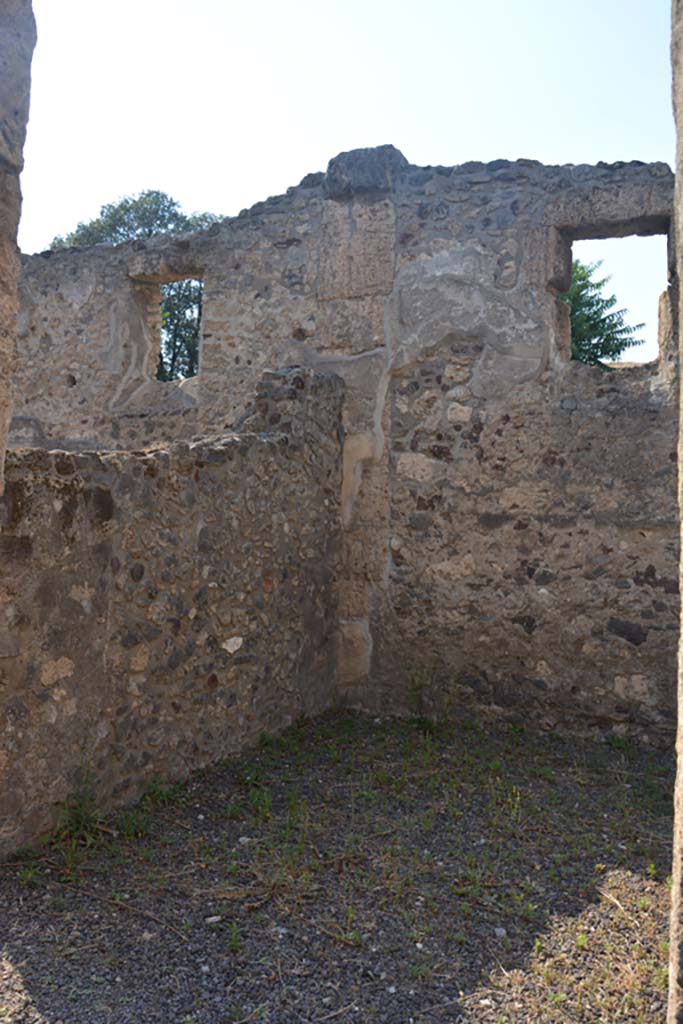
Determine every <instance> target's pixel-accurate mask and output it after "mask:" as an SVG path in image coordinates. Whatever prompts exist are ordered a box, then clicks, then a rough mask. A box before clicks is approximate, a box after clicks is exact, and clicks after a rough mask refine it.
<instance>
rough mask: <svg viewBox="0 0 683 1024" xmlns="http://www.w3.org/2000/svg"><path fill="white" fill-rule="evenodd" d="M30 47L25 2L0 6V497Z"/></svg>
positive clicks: (32, 36)
mask: <svg viewBox="0 0 683 1024" xmlns="http://www.w3.org/2000/svg"><path fill="white" fill-rule="evenodd" d="M35 41H36V29H35V22H34V20H33V13H32V11H31V3H30V0H5V2H4V3H3V4H2V5H1V6H0V493H1V492H2V486H3V464H4V457H5V445H6V438H7V427H8V424H9V421H10V416H11V407H12V372H13V368H14V353H15V327H16V317H17V280H18V276H19V252H18V250H17V241H16V239H17V227H18V226H19V212H20V209H21V193H20V191H19V174H20V172H21V168H22V166H23V158H22V153H23V148H24V138H25V135H26V122H27V120H28V102H29V81H30V71H31V56H32V54H33V47H34V45H35Z"/></svg>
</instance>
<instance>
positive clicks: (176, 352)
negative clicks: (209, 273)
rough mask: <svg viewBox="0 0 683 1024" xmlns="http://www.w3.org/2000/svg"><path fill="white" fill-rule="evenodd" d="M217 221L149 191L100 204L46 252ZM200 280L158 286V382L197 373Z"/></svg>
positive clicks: (193, 228) (176, 231)
mask: <svg viewBox="0 0 683 1024" xmlns="http://www.w3.org/2000/svg"><path fill="white" fill-rule="evenodd" d="M220 219H221V218H220V217H219V216H218V215H217V214H214V213H193V214H187V213H184V212H183V211H182V210H181V208H180V204H179V203H178V202H176V200H175V199H172V198H171V196H169V195H166V193H165V192H158V191H156V190H154V189H147V190H146V191H144V192H140V194H139V195H137V196H124V197H123V199H119V200H118V201H117V202H115V203H105V205H104V206H102V207H101V208H100V215H99V217H96V218H95V219H94V220H91V221H87V222H81V223H80V224H79V225H78V226H77V227H76V228H75V230H74V231H72V232H70V233H69V234H68V235H57V237H56V238H55V239H54V240H53V242H52V244H51V246H50V248H51V249H66V248H69V247H70V246H85V245H99V244H101V243H108V244H110V245H118V244H119V243H120V242H130V241H132V240H134V239H138V238H151V237H152V236H153V235H163V234H181V233H183V232H186V231H198V230H200V229H201V228H206V227H209V226H210V225H211V224H215V223H216V222H217V221H219V220H220ZM202 295H203V285H202V282H201V281H199V280H197V279H195V278H188V279H186V280H184V281H171V282H169V283H168V284H164V285H162V286H161V343H160V349H159V361H158V364H157V378H158V380H177V379H178V378H184V377H193V376H194V375H195V374H196V372H197V369H198V361H199V330H200V321H201V312H202Z"/></svg>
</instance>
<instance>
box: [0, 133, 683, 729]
mask: <svg viewBox="0 0 683 1024" xmlns="http://www.w3.org/2000/svg"><path fill="white" fill-rule="evenodd" d="M672 189H673V177H672V174H671V172H670V170H669V169H668V167H666V166H665V165H663V164H652V165H646V164H641V163H638V162H633V163H629V164H614V165H602V164H600V165H597V166H595V167H589V166H565V167H544V166H543V165H541V164H539V163H537V162H535V161H531V160H520V161H517V162H510V161H506V160H500V161H494V162H493V163H489V164H480V163H470V164H464V165H462V166H460V167H455V168H442V167H436V168H419V167H413V166H411V165H410V164H408V163H407V161H406V160H405V159H404V158H403V156H402V155H401V154H400V153H399V152H398V151H397V150H395V149H394V148H393V147H390V146H386V147H380V148H379V149H376V150H361V151H357V152H353V153H348V154H342V155H341V156H339V157H337V158H336V159H335V160H333V161H331V163H330V166H329V168H328V171H327V173H326V174H324V175H322V174H319V175H310V176H308V178H306V179H304V181H303V182H302V183H301V185H299V186H298V187H297V188H294V189H290V190H289V192H288V194H287V195H286V196H280V197H276V198H274V199H270V200H268V201H267V202H265V203H261V204H258V205H257V206H256V207H254V208H252V209H251V210H249V211H245V213H244V214H242V215H240V217H238V218H235V219H233V220H229V221H225V222H223V224H221V225H219V226H213V227H212V228H211V229H209V230H208V231H206V232H202V233H199V234H197V235H191V236H186V237H183V238H177V239H174V238H157V239H152V240H149V241H147V242H135V243H132V244H129V245H124V246H119V247H116V248H112V247H107V246H101V247H96V248H94V249H90V250H71V251H67V252H58V253H54V254H43V255H39V256H34V257H26V258H25V261H24V273H23V278H22V296H23V298H22V313H21V320H20V333H19V338H20V351H21V358H20V366H19V372H18V381H19V384H18V389H19V392H20V397H19V400H18V402H17V408H16V415H15V420H14V436H15V438H16V440H17V443H26V442H29V443H35V444H39V445H44V446H55V445H60V446H62V447H66V448H76V449H77V448H82V447H84V446H96V447H100V448H102V447H121V448H130V447H140V446H143V445H145V444H149V443H158V442H159V441H163V440H164V439H168V438H172V437H179V436H180V437H182V436H191V435H192V434H193V433H195V432H200V433H201V432H207V431H208V432H220V431H222V430H225V429H226V428H231V427H232V426H233V425H235V424H237V425H242V424H244V425H245V426H246V427H249V416H250V414H251V396H252V394H253V388H254V384H255V382H256V380H257V379H258V377H259V375H260V374H261V373H262V372H263V370H264V369H265V368H268V367H276V366H283V365H291V364H303V365H309V366H315V367H319V368H321V369H325V370H332V371H334V372H335V373H338V374H339V375H341V376H342V377H343V378H344V379H345V382H346V401H345V407H344V426H345V429H346V440H345V446H344V480H343V488H342V519H343V525H344V551H343V567H342V571H341V574H340V577H339V581H338V587H337V591H338V599H339V615H340V621H339V661H338V666H337V668H338V681H339V693H340V698H341V699H343V700H346V701H348V702H350V703H354V704H359V705H362V706H366V707H373V708H376V707H382V708H395V709H398V708H407V707H410V706H412V705H415V703H416V702H417V703H421V704H424V705H425V706H433V705H434V704H438V703H440V702H441V703H443V702H446V703H447V704H461V703H463V702H464V703H471V702H473V701H474V702H476V703H477V704H478V706H479V707H480V708H485V709H488V710H489V711H490V712H491V713H493V714H501V713H503V714H506V715H519V714H522V715H523V716H524V717H525V718H528V717H530V716H531V717H534V718H536V719H538V720H540V721H542V722H543V723H545V724H547V725H553V724H554V723H556V722H558V721H562V722H564V723H565V724H572V725H573V726H581V727H594V728H600V727H616V728H623V729H637V730H638V731H639V732H641V733H642V734H643V735H645V736H646V737H647V738H649V739H651V740H654V741H658V740H660V739H661V740H664V739H665V738H666V737H667V736H670V735H671V732H672V729H673V718H674V692H673V687H672V683H671V680H672V672H673V664H674V658H675V637H676V630H677V619H676V616H677V608H678V582H677V549H678V539H677V527H676V507H675V476H676V465H675V442H676V429H677V428H676V420H677V409H676V399H675V388H676V373H677V353H676V347H675V344H674V340H673V327H672V308H673V307H672V299H673V298H674V293H673V288H674V283H672V288H671V290H670V293H669V294H665V296H664V297H663V299H662V317H661V338H660V348H661V355H660V359H659V361H658V362H657V363H654V364H651V365H648V366H646V367H633V368H628V369H621V370H618V371H613V372H611V373H605V372H604V371H601V370H599V369H596V368H588V367H586V366H583V365H581V364H577V363H575V362H572V361H571V360H570V359H569V327H568V317H567V309H566V307H565V306H564V305H563V304H562V303H561V302H559V301H558V298H557V295H558V293H559V292H561V291H562V290H563V289H565V288H566V287H568V284H569V278H570V268H571V243H572V241H573V240H574V239H577V238H589V237H610V236H621V235H625V234H633V233H635V234H652V233H666V232H668V229H669V220H670V215H671V205H672ZM188 276H197V277H201V278H203V280H204V286H205V290H204V300H203V317H202V324H203V337H202V346H201V354H200V372H199V375H198V377H197V378H195V379H193V380H192V381H188V382H185V383H184V384H182V385H177V384H170V385H169V384H159V383H158V382H156V381H154V380H153V379H152V377H153V372H154V365H155V361H156V351H157V345H158V334H159V325H158V303H159V285H160V283H163V282H165V281H170V280H174V279H179V278H182V277H188ZM644 437H646V438H647V443H646V444H644V443H643V438H644Z"/></svg>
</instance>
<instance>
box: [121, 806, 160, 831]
mask: <svg viewBox="0 0 683 1024" xmlns="http://www.w3.org/2000/svg"><path fill="white" fill-rule="evenodd" d="M151 827H152V816H151V814H150V811H149V808H148V807H146V806H145V804H144V803H143V804H138V805H137V807H127V808H126V809H125V810H123V811H121V812H120V813H119V814H118V815H117V817H116V828H117V831H118V832H120V833H121V835H122V836H123V838H124V839H144V838H145V836H147V835H149V833H150V830H151Z"/></svg>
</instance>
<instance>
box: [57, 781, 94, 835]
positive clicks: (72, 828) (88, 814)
mask: <svg viewBox="0 0 683 1024" xmlns="http://www.w3.org/2000/svg"><path fill="white" fill-rule="evenodd" d="M101 819H102V816H101V813H100V811H99V810H98V808H97V803H96V801H95V782H94V778H93V776H92V773H91V772H90V771H89V770H88V769H81V770H80V771H79V772H78V777H77V784H76V789H75V790H74V792H73V793H72V794H71V796H69V797H67V799H66V800H65V802H64V806H63V808H62V813H61V816H60V822H59V825H58V827H57V831H56V832H55V839H56V840H57V842H58V843H65V844H66V845H68V846H71V847H73V848H74V849H75V848H76V847H78V846H86V847H89V846H94V845H95V843H96V842H97V840H98V839H99V836H100V822H101Z"/></svg>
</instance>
